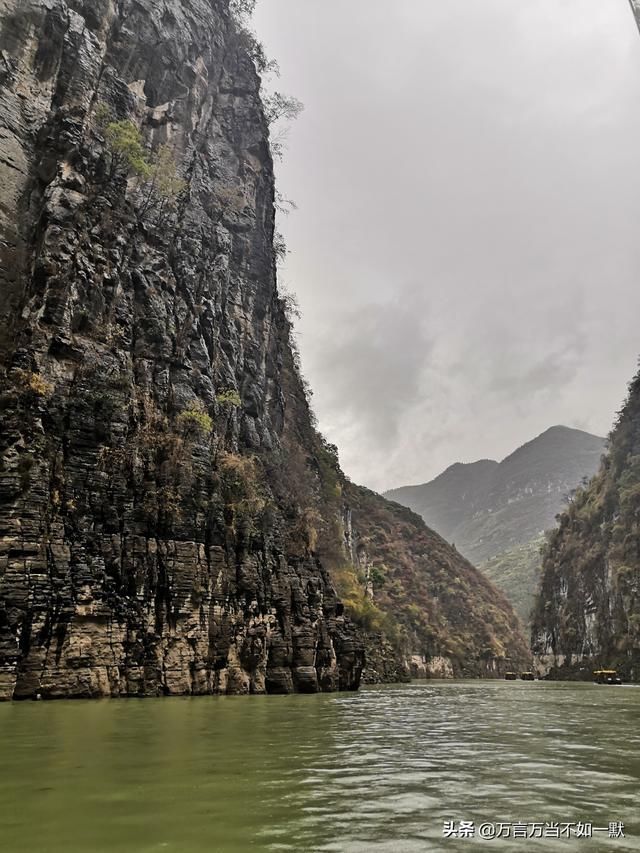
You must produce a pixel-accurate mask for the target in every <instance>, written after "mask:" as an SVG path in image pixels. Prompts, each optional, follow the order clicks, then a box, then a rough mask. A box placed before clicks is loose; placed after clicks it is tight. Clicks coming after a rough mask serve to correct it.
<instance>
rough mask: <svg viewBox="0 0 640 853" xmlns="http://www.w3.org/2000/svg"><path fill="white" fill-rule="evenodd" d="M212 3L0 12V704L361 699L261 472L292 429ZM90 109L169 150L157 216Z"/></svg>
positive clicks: (222, 12) (263, 224) (268, 198)
mask: <svg viewBox="0 0 640 853" xmlns="http://www.w3.org/2000/svg"><path fill="white" fill-rule="evenodd" d="M226 6H227V4H226V3H225V2H223V0H208V2H205V0H180V2H178V0H161V2H156V0H154V2H151V0H119V2H117V3H116V2H115V0H91V2H83V0H68V2H64V0H45V2H42V1H41V0H3V2H2V3H1V4H0V60H1V61H0V116H2V129H1V132H0V174H1V180H2V188H3V189H2V203H1V205H0V233H1V235H2V242H1V243H0V371H1V374H0V383H1V387H0V395H1V396H0V417H1V421H2V433H1V436H0V451H1V454H2V456H1V463H0V698H5V699H7V698H12V697H15V698H25V697H31V696H34V695H35V694H38V693H39V694H41V695H42V696H44V697H92V696H117V695H158V694H163V693H164V694H185V693H193V694H202V693H221V692H227V693H262V692H265V691H266V692H273V693H284V692H291V691H294V690H298V691H308V692H314V691H318V690H335V689H353V688H357V686H358V683H359V679H360V672H361V670H362V666H363V647H362V643H361V641H360V640H359V638H358V635H357V633H356V632H355V630H354V629H353V628H352V627H351V625H350V623H349V621H348V619H346V618H345V616H344V615H343V613H342V610H343V608H342V606H341V605H340V603H339V601H338V599H337V596H336V593H335V591H334V590H333V587H332V586H331V584H330V582H329V579H328V576H327V574H326V572H325V570H324V569H323V568H322V566H321V565H320V564H319V563H318V562H317V561H316V559H315V558H314V557H313V556H312V552H311V549H310V548H306V549H305V548H302V549H301V548H291V547H289V546H288V542H289V539H290V537H289V536H288V530H289V529H290V528H291V526H292V525H293V524H294V522H295V518H293V519H292V517H291V515H292V513H291V512H290V511H289V509H288V507H285V506H284V505H283V502H282V501H281V500H279V499H278V498H276V497H275V496H274V489H273V488H272V485H273V484H272V482H271V480H270V475H269V471H270V469H271V467H273V466H277V465H284V466H285V467H286V459H284V460H283V459H282V457H283V451H282V447H283V443H284V442H288V444H289V446H291V445H296V446H298V447H299V446H300V443H301V441H302V440H303V439H302V438H301V437H300V435H299V430H297V427H296V430H293V427H292V424H293V423H294V422H295V423H296V424H298V423H299V421H300V420H301V419H302V420H304V419H305V418H307V419H308V411H307V408H306V403H305V402H304V395H303V392H302V389H301V387H300V382H299V380H298V377H297V375H295V371H294V370H293V369H292V358H291V352H290V349H289V338H288V336H289V326H288V322H287V319H286V317H285V314H284V311H283V306H282V304H281V302H280V300H279V299H278V296H277V291H276V282H275V263H274V253H273V249H272V246H273V229H274V204H273V201H274V186H273V169H272V162H271V157H270V154H269V149H268V141H267V140H268V130H267V127H266V123H265V119H264V115H263V111H262V106H261V102H260V98H259V79H258V76H257V74H256V71H255V68H254V65H253V62H252V60H251V57H250V51H249V46H248V45H247V42H246V38H245V37H244V36H243V35H242V34H241V33H239V32H238V31H237V29H236V27H235V25H234V24H233V22H232V21H231V20H230V18H229V14H228V10H227V7H226ZM100 109H103V110H107V109H108V110H109V111H110V113H111V114H112V115H113V116H114V118H117V119H120V120H124V119H126V120H129V121H132V122H133V123H134V124H135V125H136V126H137V127H139V128H140V129H141V131H142V134H143V138H144V141H145V143H146V145H147V146H148V148H149V149H150V150H151V149H154V150H157V148H158V146H159V145H162V144H166V145H168V146H169V147H170V149H171V151H172V153H173V155H174V156H175V160H176V163H177V166H178V171H179V173H180V175H181V176H182V178H183V179H184V182H185V188H184V191H183V192H181V194H180V196H179V199H178V201H177V203H176V204H175V205H172V206H171V205H167V206H166V207H164V206H162V205H160V206H159V205H151V206H149V199H148V197H147V198H145V192H144V191H143V190H142V189H141V188H140V186H139V182H136V181H135V180H133V179H132V178H131V177H129V178H128V179H127V177H126V175H124V176H123V175H122V174H115V173H114V172H113V170H111V172H110V167H109V158H108V156H107V154H106V153H105V134H104V128H103V127H101V124H100V122H99V120H98V113H99V110H100ZM227 390H233V391H234V392H237V394H238V395H239V398H240V399H241V402H242V405H241V406H238V407H235V406H231V407H229V406H225V405H224V404H223V403H222V402H221V399H222V398H221V392H224V391H227ZM194 412H195V413H197V415H199V416H202V415H204V416H205V418H208V419H210V421H211V424H212V429H208V428H206V423H205V427H203V428H199V426H198V423H197V422H196V421H194V417H193V413H194ZM185 413H186V416H185ZM190 413H191V414H190ZM190 417H191V420H190ZM201 423H202V419H201ZM309 429H310V427H309ZM290 433H291V434H290ZM293 515H295V511H293Z"/></svg>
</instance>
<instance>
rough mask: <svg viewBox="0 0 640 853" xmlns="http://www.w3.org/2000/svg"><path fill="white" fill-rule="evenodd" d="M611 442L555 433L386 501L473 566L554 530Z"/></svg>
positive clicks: (556, 429) (564, 430)
mask: <svg viewBox="0 0 640 853" xmlns="http://www.w3.org/2000/svg"><path fill="white" fill-rule="evenodd" d="M603 451H604V439H602V438H598V436H595V435H591V434H590V433H587V432H582V431H581V430H576V429H569V428H568V427H563V426H556V427H551V428H550V429H548V430H547V431H546V432H544V433H542V435H539V436H538V437H537V438H535V439H533V441H529V442H527V444H524V445H523V446H522V447H519V448H518V449H517V450H516V451H515V452H514V453H512V454H511V455H510V456H507V457H506V459H504V460H503V461H502V462H500V463H499V464H498V463H497V462H491V461H489V460H483V461H481V462H475V463H473V464H471V465H461V464H457V465H452V466H451V467H450V468H448V469H447V470H446V471H445V472H444V473H443V474H441V475H440V476H439V477H436V479H435V480H432V481H431V482H430V483H425V484H424V485H422V486H408V487H407V486H405V487H402V488H399V489H392V490H391V491H389V492H386V493H385V497H388V498H389V499H390V500H394V501H397V502H398V503H402V504H404V505H405V506H408V507H410V508H411V509H413V510H414V511H415V512H418V513H419V514H420V515H421V516H422V517H423V518H424V520H425V521H426V522H427V524H428V525H430V526H431V527H433V528H434V529H435V530H437V531H438V533H440V535H441V536H443V537H444V538H445V539H447V540H449V541H453V542H455V544H456V547H457V548H458V550H459V551H460V552H461V553H462V554H464V555H465V557H467V558H468V559H469V560H471V562H473V563H476V564H478V563H481V562H482V561H483V560H486V559H488V558H489V557H493V556H495V555H496V554H500V553H502V552H503V551H506V550H509V549H510V548H512V547H513V546H515V545H521V544H524V543H525V542H528V541H529V540H531V539H533V538H534V537H536V536H537V535H539V534H540V533H541V532H543V531H544V530H546V529H547V528H548V527H550V526H551V525H552V524H553V523H554V519H555V516H556V514H557V513H558V512H559V511H560V510H561V509H562V507H563V505H564V502H565V500H566V497H567V496H568V495H569V493H570V492H571V491H572V490H573V489H574V488H575V487H576V486H577V485H578V484H579V483H580V481H581V480H582V478H583V477H590V476H591V475H592V474H593V473H594V472H595V470H596V469H597V467H598V464H599V462H600V457H601V455H602V453H603Z"/></svg>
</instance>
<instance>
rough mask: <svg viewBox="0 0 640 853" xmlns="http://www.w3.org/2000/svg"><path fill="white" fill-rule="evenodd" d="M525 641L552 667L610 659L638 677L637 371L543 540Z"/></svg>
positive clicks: (587, 668) (584, 673) (577, 669)
mask: <svg viewBox="0 0 640 853" xmlns="http://www.w3.org/2000/svg"><path fill="white" fill-rule="evenodd" d="M532 645H533V650H534V652H535V653H536V655H537V656H538V659H539V664H540V667H541V669H542V670H544V671H550V672H551V673H552V674H556V675H558V674H561V675H570V676H571V675H573V676H575V677H590V676H591V670H592V668H594V667H603V668H608V667H614V668H615V667H617V668H618V669H619V670H620V672H621V673H622V674H623V675H624V676H625V677H626V678H630V679H633V680H636V681H640V374H638V375H637V376H636V377H635V379H634V380H633V382H632V383H631V386H630V390H629V397H628V399H627V402H626V404H625V406H624V408H623V410H622V412H621V413H620V415H619V417H618V421H617V423H616V425H615V427H614V429H613V431H612V433H611V436H610V441H609V450H608V453H607V454H606V456H605V457H604V459H603V463H602V466H601V468H600V471H599V472H598V473H597V474H596V476H595V477H594V478H593V479H592V481H591V482H590V483H589V485H588V486H586V487H585V488H582V489H579V490H578V492H577V493H576V494H575V496H574V498H573V500H572V502H571V504H570V506H569V507H568V509H567V510H566V512H564V513H563V514H562V515H561V516H560V520H559V526H558V528H557V530H555V531H554V532H553V533H552V534H551V536H550V538H549V541H548V543H547V545H546V548H545V553H544V560H543V577H542V586H541V589H540V592H539V596H538V599H537V603H536V608H535V611H534V618H533V632H532Z"/></svg>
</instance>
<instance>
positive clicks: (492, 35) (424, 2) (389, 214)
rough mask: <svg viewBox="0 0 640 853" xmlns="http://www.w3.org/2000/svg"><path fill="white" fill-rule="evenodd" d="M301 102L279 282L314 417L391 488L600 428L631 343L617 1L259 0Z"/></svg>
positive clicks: (631, 248) (636, 135) (626, 146)
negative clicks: (567, 431) (561, 427)
mask: <svg viewBox="0 0 640 853" xmlns="http://www.w3.org/2000/svg"><path fill="white" fill-rule="evenodd" d="M255 26H256V29H257V31H258V34H259V36H260V38H261V40H262V41H263V42H264V43H265V45H266V47H267V50H268V53H269V55H270V56H272V57H274V58H276V59H277V60H278V61H279V64H280V66H281V71H282V73H281V77H280V79H279V80H276V81H273V82H272V83H271V84H270V85H271V88H273V87H274V86H275V88H277V89H279V90H281V91H284V92H287V93H291V94H294V95H295V96H296V97H298V98H300V99H301V100H302V101H303V102H304V104H305V111H304V113H303V114H302V116H301V117H300V118H299V119H298V121H297V122H296V123H295V124H294V125H293V126H292V128H291V131H290V133H289V138H288V143H287V145H288V150H287V151H286V153H285V157H284V161H283V162H282V164H281V165H280V166H279V184H280V189H281V191H282V192H283V193H284V194H285V195H287V196H290V197H291V198H293V199H294V200H295V201H296V202H297V204H298V207H299V209H298V210H297V211H296V212H294V213H293V214H291V216H289V217H288V218H287V219H286V220H284V221H283V223H282V225H283V230H284V232H285V235H286V238H287V242H288V245H289V248H290V251H291V254H290V255H289V257H288V260H287V263H286V265H285V267H284V269H283V271H282V275H281V279H282V282H283V284H284V285H285V286H286V287H287V288H288V289H289V290H291V291H293V292H294V293H295V294H296V295H297V297H298V300H299V303H300V306H301V309H302V314H303V316H302V319H301V320H300V321H299V323H298V338H299V346H300V349H301V352H302V357H303V364H304V370H305V374H306V375H307V378H308V379H309V380H310V382H311V385H312V387H313V389H314V392H315V393H314V399H313V404H314V408H315V410H316V413H317V415H318V418H319V422H320V428H321V430H322V431H323V432H324V433H325V434H326V435H327V437H328V438H329V439H330V440H331V441H333V442H335V443H336V444H337V445H338V446H339V448H340V457H341V460H342V464H343V467H344V469H345V471H346V472H347V473H348V474H349V475H350V476H351V477H352V478H353V479H354V480H356V481H357V482H360V483H364V484H366V485H369V486H371V487H372V488H375V489H378V490H382V489H385V488H390V487H393V486H398V485H402V484H405V483H418V482H424V481H426V480H429V479H431V478H432V477H434V476H435V475H437V474H438V473H440V471H441V470H443V469H444V468H446V467H447V466H448V465H450V464H451V463H453V462H456V461H463V462H465V461H472V460H475V459H478V458H483V457H490V458H496V459H501V458H503V457H504V456H506V455H507V454H508V453H510V452H511V451H512V450H514V449H515V448H516V447H517V446H519V445H520V444H522V443H523V442H525V441H527V440H529V439H530V438H532V437H534V436H535V435H537V434H538V433H540V432H542V431H543V430H545V429H546V428H547V427H549V426H551V425H553V424H558V423H561V424H566V425H568V426H575V427H579V428H582V429H586V430H589V431H592V432H595V433H598V434H602V435H604V434H606V432H608V430H609V428H610V426H611V423H612V420H613V417H614V415H615V412H616V410H617V409H619V407H620V405H621V403H622V400H623V398H624V395H625V392H626V384H627V382H628V381H629V379H630V378H631V376H632V374H633V373H634V372H635V369H636V360H637V356H638V354H639V353H640V335H639V334H638V326H639V317H640V286H639V284H640V186H639V183H640V37H639V36H638V32H637V30H636V29H635V26H634V23H633V18H632V16H631V12H630V10H629V5H628V3H627V0H606V2H604V0H535V2H534V3H515V2H514V0H467V2H466V3H451V2H443V1H442V0H441V2H435V0H398V2H396V3H390V2H388V0H260V2H259V7H258V11H257V14H256V19H255Z"/></svg>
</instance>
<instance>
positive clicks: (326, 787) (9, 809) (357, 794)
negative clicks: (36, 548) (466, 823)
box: [0, 681, 640, 853]
mask: <svg viewBox="0 0 640 853" xmlns="http://www.w3.org/2000/svg"><path fill="white" fill-rule="evenodd" d="M639 722H640V688H635V687H597V686H595V685H591V684H577V685H575V684H545V683H539V682H535V683H521V682H479V681H474V682H421V683H414V684H412V685H407V686H398V687H381V688H369V689H367V690H363V691H362V692H360V693H358V694H353V695H333V696H326V695H325V696H289V697H228V698H227V697H221V698H215V697H213V698H211V697H206V698H204V697H203V698H197V699H158V700H151V699H145V700H141V701H140V700H122V701H118V700H111V701H105V702H59V703H24V704H7V705H0V766H1V767H2V774H1V775H0V821H1V824H0V827H1V831H2V847H1V849H2V850H3V851H5V850H6V851H7V853H21V851H30V852H31V853H63V851H64V853H70V851H72V853H73V851H78V853H105V851H109V853H112V851H113V853H116V851H117V853H120V852H121V853H125V851H126V853H151V851H169V853H170V851H176V853H192V851H193V853H226V851H230V853H236V851H248V850H255V851H296V853H297V852H298V851H345V852H346V853H356V851H358V853H359V851H362V853H364V851H393V853H405V851H407V853H411V851H431V850H438V851H439V850H444V851H447V850H451V851H458V850H466V849H469V848H474V847H475V848H477V846H478V845H481V846H484V847H486V848H487V849H491V848H492V847H493V848H496V847H497V848H498V849H501V850H505V851H506V850H508V851H511V850H518V849H522V850H523V851H524V850H525V849H527V850H532V849H533V850H557V849H574V850H576V851H578V850H587V851H588V850H591V851H593V853H598V851H605V850H616V851H631V850H636V851H640V809H639V808H638V797H639V794H640V729H639V727H638V723H639ZM445 820H456V821H459V820H474V821H476V824H478V823H480V822H482V821H491V822H499V821H503V822H514V821H523V822H540V821H543V822H544V821H559V822H565V823H566V822H577V821H589V822H592V823H593V824H594V825H597V826H606V825H608V823H609V822H610V821H614V820H622V821H624V823H625V825H626V826H625V832H626V838H625V839H623V840H620V839H618V840H609V839H608V838H607V836H606V835H605V834H600V835H598V836H597V837H596V838H594V839H592V840H589V839H575V838H572V839H571V840H549V839H527V840H522V841H520V840H511V841H495V842H493V845H492V844H491V842H487V841H478V840H476V839H469V840H466V839H465V840H460V839H457V840H456V839H443V835H442V829H443V823H444V821H445ZM487 845H489V846H488V847H487Z"/></svg>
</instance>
